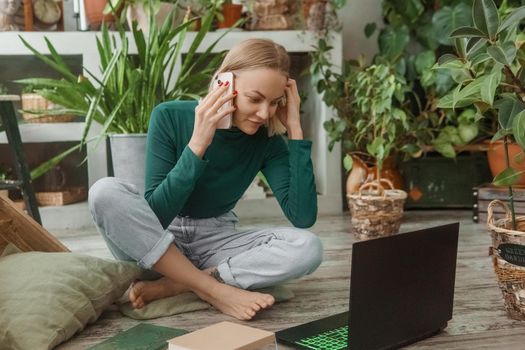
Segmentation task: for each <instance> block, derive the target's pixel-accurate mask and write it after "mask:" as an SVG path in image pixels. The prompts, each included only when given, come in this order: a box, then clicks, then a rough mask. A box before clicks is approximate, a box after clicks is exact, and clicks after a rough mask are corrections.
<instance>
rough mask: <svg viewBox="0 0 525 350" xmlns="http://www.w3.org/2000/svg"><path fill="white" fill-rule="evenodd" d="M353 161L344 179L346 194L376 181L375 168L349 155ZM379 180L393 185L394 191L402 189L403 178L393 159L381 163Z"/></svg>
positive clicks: (353, 155) (355, 156)
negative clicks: (384, 180) (381, 179)
mask: <svg viewBox="0 0 525 350" xmlns="http://www.w3.org/2000/svg"><path fill="white" fill-rule="evenodd" d="M351 157H352V160H353V165H352V170H351V171H350V173H349V174H348V177H347V179H346V194H347V195H348V194H352V193H355V192H357V191H358V190H359V187H361V185H362V184H364V183H365V182H367V181H372V180H375V179H377V168H376V167H375V166H370V165H369V164H367V162H365V161H364V160H363V159H361V158H360V157H358V156H357V155H355V154H352V155H351ZM380 176H381V178H384V179H388V180H390V181H391V182H392V183H393V184H394V188H395V189H403V178H402V177H401V174H400V173H399V170H398V169H397V168H396V167H395V162H394V158H393V157H389V158H387V159H386V160H385V161H384V163H383V169H382V170H381V174H380Z"/></svg>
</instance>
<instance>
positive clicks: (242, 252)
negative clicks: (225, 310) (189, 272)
mask: <svg viewBox="0 0 525 350" xmlns="http://www.w3.org/2000/svg"><path fill="white" fill-rule="evenodd" d="M89 209H90V211H91V215H92V216H93V219H94V220H95V223H96V225H97V227H98V230H99V232H100V233H101V234H102V236H103V237H104V239H105V241H106V243H107V245H108V247H109V249H110V251H111V253H112V254H113V256H115V258H117V259H119V260H126V261H136V262H138V264H139V265H140V266H142V267H143V268H145V269H151V268H152V266H153V265H155V263H156V262H157V261H158V260H159V259H160V258H161V257H162V255H164V253H165V252H166V250H167V249H168V247H169V246H170V245H171V244H174V245H175V246H176V247H177V248H178V249H179V250H180V251H181V252H182V253H183V254H184V255H185V256H186V257H187V258H188V259H189V260H190V261H191V262H192V263H193V264H194V265H195V266H196V267H197V268H199V269H206V268H208V267H217V270H218V271H219V274H220V277H221V278H222V279H223V280H224V282H225V283H227V284H230V285H232V286H236V287H239V288H242V289H255V288H264V287H268V286H273V285H277V284H280V283H282V282H286V281H289V280H291V279H295V278H299V277H301V276H304V275H307V274H310V273H312V272H313V271H315V269H317V267H319V265H320V264H321V261H322V257H323V247H322V244H321V241H320V240H319V238H318V237H317V236H316V235H314V234H312V233H311V232H309V231H307V230H303V229H298V228H292V227H277V228H264V229H248V230H238V229H237V228H236V226H237V224H238V222H239V219H238V218H237V216H236V215H235V213H233V212H232V211H230V212H228V213H226V214H223V215H220V216H218V217H212V218H205V219H193V218H190V217H181V216H177V217H176V218H175V219H174V220H173V221H172V223H171V224H170V225H169V227H168V228H167V229H163V228H162V226H161V224H160V222H159V220H158V219H157V217H156V215H155V213H154V212H153V210H152V209H151V208H150V206H149V204H148V202H147V201H146V200H145V199H144V198H143V197H142V196H141V195H140V194H139V192H138V191H137V189H136V187H135V186H133V185H131V184H128V183H126V182H124V181H122V180H120V179H117V178H114V177H107V178H103V179H100V180H98V181H97V182H96V183H95V184H94V185H93V186H92V187H91V188H90V190H89ZM152 272H153V271H152ZM155 275H156V276H155ZM151 276H155V277H153V278H158V277H160V275H157V274H156V273H153V274H151ZM150 278H151V277H150Z"/></svg>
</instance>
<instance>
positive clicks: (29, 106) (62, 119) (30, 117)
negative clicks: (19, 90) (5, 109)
mask: <svg viewBox="0 0 525 350" xmlns="http://www.w3.org/2000/svg"><path fill="white" fill-rule="evenodd" d="M55 108H57V106H56V105H55V104H54V103H52V102H51V101H49V100H47V99H45V98H43V97H42V96H40V95H38V94H22V109H23V110H26V111H47V110H51V109H55ZM22 118H23V119H24V120H25V121H26V123H67V122H71V121H73V120H75V116H74V115H72V114H61V115H45V114H42V115H40V114H31V113H22Z"/></svg>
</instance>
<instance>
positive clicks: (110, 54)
mask: <svg viewBox="0 0 525 350" xmlns="http://www.w3.org/2000/svg"><path fill="white" fill-rule="evenodd" d="M175 11H177V8H176V7H174V10H173V11H172V12H171V13H170V14H169V15H168V17H167V18H166V20H165V22H164V23H163V24H162V26H161V27H160V28H158V27H157V26H156V25H151V24H153V23H155V22H154V16H153V11H151V12H150V16H149V24H150V25H149V26H148V27H149V32H148V33H144V32H143V31H142V30H140V29H139V28H137V26H136V25H133V28H132V30H131V33H128V32H126V31H125V30H124V28H123V26H122V25H118V31H117V32H115V33H110V32H109V30H108V28H107V27H106V26H103V27H102V31H101V33H100V36H98V37H97V48H98V53H99V59H100V69H101V71H100V73H101V74H100V75H96V74H94V73H93V72H90V71H88V70H87V69H84V71H85V72H86V73H87V75H89V77H90V78H91V79H87V78H85V77H84V76H76V75H75V74H74V73H73V72H72V71H71V69H70V68H69V67H68V66H67V65H66V64H65V62H64V61H63V60H62V58H61V56H60V55H59V54H58V52H57V51H56V49H55V48H54V46H53V45H52V43H51V42H50V41H49V40H48V39H47V38H45V40H46V43H47V47H48V49H49V52H50V53H51V57H47V56H46V55H44V54H42V53H40V52H38V51H37V50H35V49H34V48H33V47H32V46H31V45H30V44H29V43H27V42H26V41H25V40H24V39H23V38H22V37H21V40H22V41H23V43H24V45H25V46H26V47H28V48H29V49H30V50H31V51H32V52H33V53H34V54H35V56H36V57H38V58H39V59H40V60H42V61H43V62H44V63H46V64H47V65H49V66H50V67H51V68H53V69H54V70H56V71H58V72H59V73H61V74H62V78H61V79H47V78H31V79H24V80H19V81H18V82H20V83H22V84H31V85H34V86H38V87H40V89H37V91H36V92H37V93H38V94H40V95H41V96H43V97H45V98H47V99H48V100H50V101H52V102H54V103H56V104H58V105H60V106H63V108H61V109H59V110H55V111H53V113H57V114H63V113H72V114H75V115H79V116H85V117H86V118H85V127H84V131H83V136H82V141H81V143H80V144H79V145H77V146H76V147H74V148H72V149H69V150H67V151H66V152H64V153H62V154H61V155H58V156H57V157H55V158H53V159H52V160H50V161H49V162H47V163H45V164H43V165H42V166H40V167H38V168H37V169H35V170H33V172H32V176H33V178H35V177H38V176H40V175H42V174H43V173H45V172H46V171H47V170H49V169H50V168H52V167H53V166H54V165H56V164H57V163H58V162H59V161H60V160H61V159H62V158H64V157H65V156H66V155H68V154H69V153H71V152H73V151H74V150H75V149H79V148H81V147H82V146H83V144H84V143H85V142H86V141H90V140H87V135H88V133H89V130H90V128H91V126H92V124H93V122H97V123H99V124H101V125H102V131H101V132H100V133H99V135H98V137H97V138H96V139H98V140H99V141H100V140H102V139H105V137H106V135H107V134H109V133H145V132H147V128H148V124H149V118H150V114H151V111H152V110H153V108H154V107H155V106H156V105H157V104H159V103H161V102H163V101H166V100H173V99H197V98H199V97H200V96H203V95H205V94H206V92H207V82H208V81H209V79H210V77H211V74H212V73H213V72H214V71H215V70H216V69H217V68H218V66H219V64H220V61H221V59H222V55H221V54H219V55H214V54H212V50H213V49H214V47H215V46H216V44H217V43H218V42H219V40H220V39H221V38H222V37H223V36H224V35H225V34H226V33H224V34H223V35H221V36H220V37H219V38H218V39H217V40H216V41H215V42H213V43H212V44H211V45H210V46H209V47H208V48H206V49H205V50H204V52H203V53H200V54H197V50H198V49H199V47H200V46H201V43H202V41H203V39H204V37H205V35H206V33H207V32H208V31H209V30H210V27H211V25H212V22H213V18H214V11H210V12H207V13H206V14H205V15H204V16H203V18H202V26H201V29H200V30H199V32H197V33H196V34H195V36H194V39H193V41H192V42H191V43H190V45H189V49H188V50H187V51H186V52H184V54H183V51H182V48H183V45H184V43H185V39H186V34H187V31H188V26H189V25H190V24H191V22H192V21H194V20H195V19H189V18H185V20H184V22H183V23H182V24H180V25H178V26H176V27H173V25H172V23H173V17H174V16H175ZM130 40H133V43H134V46H136V51H137V54H136V55H134V54H130ZM177 66H178V69H176V67H177ZM46 114H49V112H48V111H46Z"/></svg>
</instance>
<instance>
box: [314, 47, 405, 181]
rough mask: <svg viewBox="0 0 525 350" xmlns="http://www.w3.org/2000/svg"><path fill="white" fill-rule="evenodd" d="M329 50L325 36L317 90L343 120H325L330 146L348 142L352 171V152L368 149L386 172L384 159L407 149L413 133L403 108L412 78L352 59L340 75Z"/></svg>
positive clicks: (319, 52)
mask: <svg viewBox="0 0 525 350" xmlns="http://www.w3.org/2000/svg"><path fill="white" fill-rule="evenodd" d="M329 50H331V47H330V46H329V45H328V44H327V43H326V41H324V40H323V39H321V40H319V43H318V47H317V49H316V51H315V53H314V54H313V60H312V61H313V62H312V65H311V67H310V70H311V73H312V77H313V78H314V82H315V86H316V89H317V91H318V92H319V93H322V96H323V101H324V102H325V103H326V104H327V105H328V106H330V107H333V108H334V109H335V110H336V112H337V118H333V119H330V120H328V121H326V122H325V123H324V128H325V130H326V131H327V132H328V136H329V138H330V143H329V145H328V148H329V150H332V149H333V147H334V146H335V144H336V143H337V142H341V143H342V151H343V154H345V158H344V161H343V162H344V166H345V168H346V169H347V170H349V169H350V168H351V167H352V158H351V157H350V155H349V154H350V153H352V152H364V153H367V154H369V155H370V156H372V157H373V158H374V159H375V162H376V165H377V168H378V171H380V170H381V168H382V166H383V162H384V160H385V159H386V158H388V156H390V155H391V154H392V153H393V152H395V151H400V150H401V147H402V146H403V145H404V144H405V143H406V139H407V135H408V134H409V133H408V131H409V129H410V127H409V123H408V118H407V115H406V113H405V112H404V111H403V109H401V108H399V106H400V105H402V103H403V101H404V99H405V94H406V82H405V81H404V78H403V77H402V76H400V75H399V74H396V72H395V70H394V69H393V68H392V67H391V66H389V65H385V64H377V65H371V66H368V67H365V65H364V64H363V62H358V61H351V60H349V61H346V62H345V65H344V67H343V70H342V72H341V73H337V72H335V71H333V70H332V68H333V65H332V63H331V62H330V61H329V59H328V57H327V52H328V51H329ZM408 137H409V136H408Z"/></svg>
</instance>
